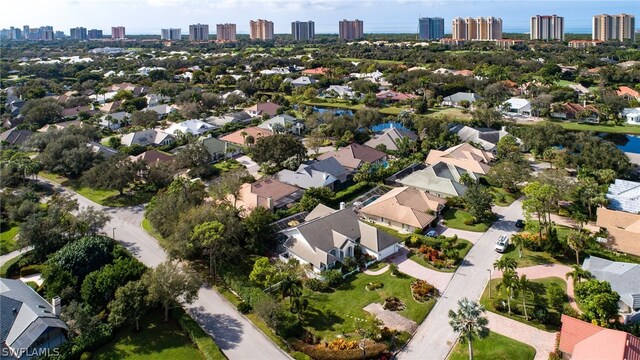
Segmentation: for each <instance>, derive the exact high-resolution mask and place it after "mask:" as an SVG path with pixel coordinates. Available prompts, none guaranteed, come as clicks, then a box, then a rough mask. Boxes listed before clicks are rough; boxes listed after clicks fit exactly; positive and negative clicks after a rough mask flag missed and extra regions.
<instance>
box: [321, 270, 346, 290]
mask: <svg viewBox="0 0 640 360" xmlns="http://www.w3.org/2000/svg"><path fill="white" fill-rule="evenodd" d="M322 277H323V278H324V280H325V281H326V282H327V284H329V286H331V287H336V286H338V285H340V283H341V282H342V273H341V272H340V271H339V270H326V271H323V272H322Z"/></svg>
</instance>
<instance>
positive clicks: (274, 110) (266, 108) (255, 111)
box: [244, 102, 281, 117]
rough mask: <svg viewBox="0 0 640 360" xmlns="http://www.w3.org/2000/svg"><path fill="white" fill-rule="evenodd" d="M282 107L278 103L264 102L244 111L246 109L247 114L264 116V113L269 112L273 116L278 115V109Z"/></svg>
mask: <svg viewBox="0 0 640 360" xmlns="http://www.w3.org/2000/svg"><path fill="white" fill-rule="evenodd" d="M280 107H281V106H280V105H278V104H276V103H272V102H262V103H257V104H255V105H253V106H250V107H248V108H246V109H244V111H246V112H247V114H249V115H251V116H252V117H256V116H262V115H264V114H267V115H269V116H271V117H273V116H276V115H278V109H280Z"/></svg>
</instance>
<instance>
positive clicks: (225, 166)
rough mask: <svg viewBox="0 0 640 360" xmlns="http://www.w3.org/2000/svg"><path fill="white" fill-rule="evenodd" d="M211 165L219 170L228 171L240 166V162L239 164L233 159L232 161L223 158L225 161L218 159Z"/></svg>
mask: <svg viewBox="0 0 640 360" xmlns="http://www.w3.org/2000/svg"><path fill="white" fill-rule="evenodd" d="M213 167H214V168H216V169H218V170H219V171H220V172H228V171H231V170H234V169H238V168H240V167H242V164H240V163H239V162H237V161H235V160H234V161H231V160H225V161H220V162H218V163H215V164H213Z"/></svg>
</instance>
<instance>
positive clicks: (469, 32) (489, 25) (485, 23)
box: [451, 16, 502, 41]
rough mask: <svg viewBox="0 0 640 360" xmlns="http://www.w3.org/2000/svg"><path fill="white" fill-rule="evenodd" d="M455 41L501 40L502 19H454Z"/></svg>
mask: <svg viewBox="0 0 640 360" xmlns="http://www.w3.org/2000/svg"><path fill="white" fill-rule="evenodd" d="M451 34H452V38H453V39H461V40H467V41H470V40H481V41H483V40H500V39H502V19H500V18H494V17H493V16H490V17H488V18H483V17H479V18H475V19H474V18H465V19H463V18H460V17H457V18H455V19H453V31H452V33H451Z"/></svg>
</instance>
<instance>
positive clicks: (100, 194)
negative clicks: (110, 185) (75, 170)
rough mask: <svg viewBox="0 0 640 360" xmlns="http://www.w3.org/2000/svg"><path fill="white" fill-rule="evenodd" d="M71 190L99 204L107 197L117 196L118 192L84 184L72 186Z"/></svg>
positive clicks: (103, 202)
mask: <svg viewBox="0 0 640 360" xmlns="http://www.w3.org/2000/svg"><path fill="white" fill-rule="evenodd" d="M73 190H74V191H75V192H77V193H78V194H80V195H82V196H84V197H86V198H87V199H89V200H91V201H93V202H96V203H98V204H101V205H102V204H105V203H106V202H107V199H109V198H112V197H116V196H118V192H117V191H116V190H98V189H92V188H90V187H86V186H83V187H73Z"/></svg>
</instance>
